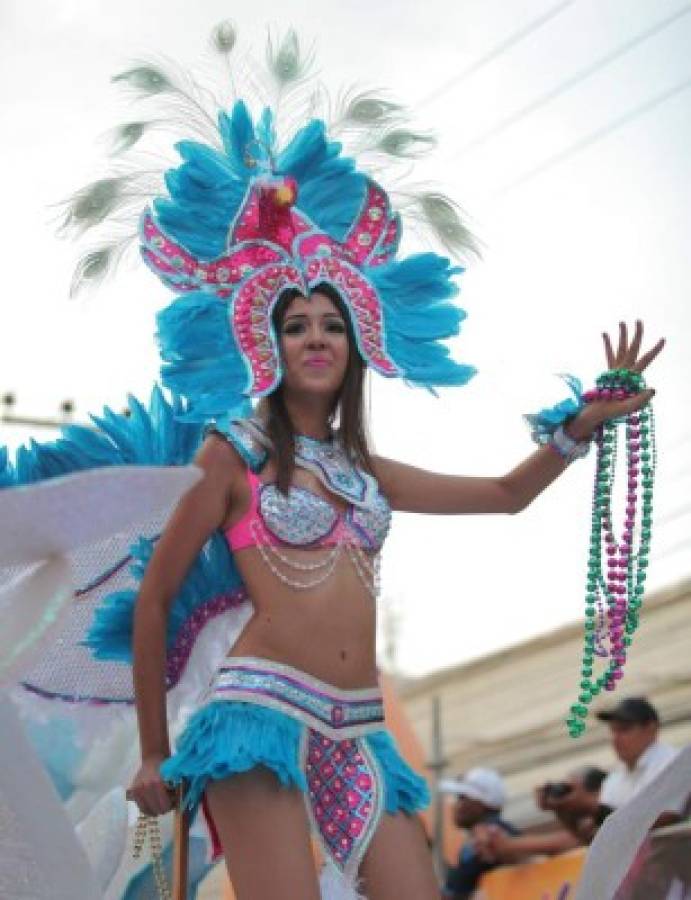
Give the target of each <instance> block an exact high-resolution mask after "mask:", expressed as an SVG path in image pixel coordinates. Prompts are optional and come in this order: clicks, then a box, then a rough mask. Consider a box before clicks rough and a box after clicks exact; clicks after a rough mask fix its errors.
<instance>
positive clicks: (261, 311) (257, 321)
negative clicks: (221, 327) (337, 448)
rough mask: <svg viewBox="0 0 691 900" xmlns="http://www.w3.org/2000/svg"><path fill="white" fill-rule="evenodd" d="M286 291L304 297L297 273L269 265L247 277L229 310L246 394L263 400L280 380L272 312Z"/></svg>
mask: <svg viewBox="0 0 691 900" xmlns="http://www.w3.org/2000/svg"><path fill="white" fill-rule="evenodd" d="M287 288H296V289H297V290H298V291H301V292H302V293H307V288H306V287H305V285H304V281H303V278H302V275H301V274H300V271H299V270H298V269H297V268H296V267H295V266H294V265H292V264H289V263H282V264H280V265H270V266H266V267H264V268H262V269H259V270H258V271H256V272H255V273H254V274H253V275H250V276H249V277H248V278H247V279H246V280H245V281H244V282H243V284H242V285H241V286H240V288H239V289H238V291H237V293H236V296H235V300H234V302H233V306H232V327H233V334H234V335H235V340H236V341H237V344H238V346H239V348H240V350H241V352H242V354H243V356H244V358H245V360H246V361H247V364H248V368H249V379H248V384H247V387H246V389H245V393H247V394H250V395H253V396H255V397H263V396H264V395H265V394H269V393H271V391H272V390H274V388H275V387H276V385H277V384H278V382H279V380H280V378H281V365H280V362H279V356H278V350H277V348H276V338H275V336H274V334H273V329H272V328H271V324H270V323H271V312H272V310H273V307H274V304H275V303H276V301H277V300H278V297H279V296H280V294H281V293H282V292H283V291H284V290H286V289H287Z"/></svg>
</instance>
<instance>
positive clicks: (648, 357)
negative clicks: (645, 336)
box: [632, 338, 665, 372]
mask: <svg viewBox="0 0 691 900" xmlns="http://www.w3.org/2000/svg"><path fill="white" fill-rule="evenodd" d="M664 346H665V339H664V338H660V340H659V341H658V342H657V344H655V346H654V347H653V348H652V350H648V352H647V353H644V354H643V356H641V358H640V359H639V360H638V361H637V362H636V363H635V364H634V365H633V367H632V368H633V371H634V372H642V371H643V370H644V369H645V368H647V367H648V366H649V365H650V363H651V362H652V361H653V360H654V359H655V357H656V356H657V355H658V353H659V352H660V350H662V348H663V347H664Z"/></svg>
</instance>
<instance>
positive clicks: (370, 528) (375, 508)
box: [347, 494, 391, 550]
mask: <svg viewBox="0 0 691 900" xmlns="http://www.w3.org/2000/svg"><path fill="white" fill-rule="evenodd" d="M347 522H348V525H350V527H351V530H352V531H354V532H356V533H357V534H358V535H359V536H360V542H359V543H360V545H361V546H363V547H366V548H367V549H368V550H378V549H379V548H380V547H381V546H382V544H383V543H384V541H385V540H386V536H387V534H388V533H389V528H390V527H391V507H390V506H389V503H388V501H387V500H386V498H385V497H383V496H382V495H381V494H377V495H376V496H375V497H374V498H373V499H372V502H371V504H370V505H369V506H368V507H366V508H360V507H357V506H353V507H351V508H350V509H349V510H348V515H347Z"/></svg>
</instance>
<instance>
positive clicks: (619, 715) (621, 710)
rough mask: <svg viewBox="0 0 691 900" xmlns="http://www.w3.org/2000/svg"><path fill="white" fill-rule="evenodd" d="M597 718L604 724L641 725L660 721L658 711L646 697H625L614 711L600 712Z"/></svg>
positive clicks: (613, 708)
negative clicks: (625, 723) (627, 723)
mask: <svg viewBox="0 0 691 900" xmlns="http://www.w3.org/2000/svg"><path fill="white" fill-rule="evenodd" d="M597 717H598V719H600V721H602V722H631V723H635V724H639V725H644V724H645V723H646V722H659V721H660V717H659V716H658V714H657V710H656V709H655V707H654V706H653V704H652V703H651V702H650V701H649V700H648V699H647V698H646V697H624V699H623V700H620V701H619V703H617V705H616V706H614V707H612V709H606V710H603V711H602V712H599V713H598V714H597Z"/></svg>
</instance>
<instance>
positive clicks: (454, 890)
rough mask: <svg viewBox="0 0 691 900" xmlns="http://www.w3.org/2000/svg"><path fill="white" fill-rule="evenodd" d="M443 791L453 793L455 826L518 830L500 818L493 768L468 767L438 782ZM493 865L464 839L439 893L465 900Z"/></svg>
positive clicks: (502, 797)
mask: <svg viewBox="0 0 691 900" xmlns="http://www.w3.org/2000/svg"><path fill="white" fill-rule="evenodd" d="M439 788H440V790H441V791H442V792H444V793H448V794H455V795H456V805H455V807H454V821H455V823H456V825H457V826H458V827H459V828H466V829H468V830H469V831H472V829H473V828H475V827H476V826H478V825H485V826H487V825H493V826H495V827H497V828H501V829H502V830H503V831H505V832H506V833H507V834H511V835H514V834H518V830H517V829H516V828H514V826H513V825H511V824H510V823H508V822H505V821H504V820H503V819H502V818H501V809H502V807H503V806H504V803H505V802H506V790H505V788H504V782H503V780H502V778H501V776H500V775H499V773H498V772H495V771H494V769H482V768H476V769H470V771H468V772H466V774H465V775H460V776H459V777H458V778H453V779H449V780H447V781H442V783H441V784H440V786H439ZM495 866H496V863H495V862H489V861H487V860H483V859H481V858H480V856H479V854H478V852H477V850H476V848H475V845H474V843H473V841H472V840H466V841H465V843H464V844H463V846H462V847H461V851H460V853H459V856H458V862H457V864H456V865H455V866H453V868H451V869H449V871H448V873H447V876H446V882H445V885H444V888H443V890H442V896H443V897H448V898H453V900H466V898H468V897H470V896H471V895H472V893H473V891H474V890H475V888H476V887H477V883H478V881H479V879H480V876H481V875H483V874H484V873H485V872H488V871H489V870H490V869H493V868H494V867H495Z"/></svg>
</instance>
